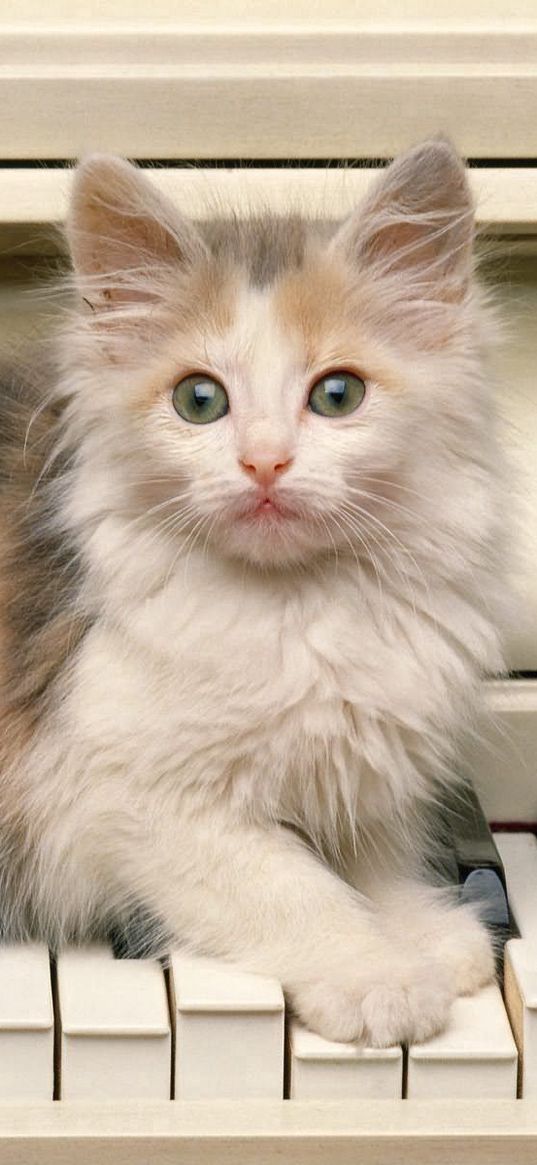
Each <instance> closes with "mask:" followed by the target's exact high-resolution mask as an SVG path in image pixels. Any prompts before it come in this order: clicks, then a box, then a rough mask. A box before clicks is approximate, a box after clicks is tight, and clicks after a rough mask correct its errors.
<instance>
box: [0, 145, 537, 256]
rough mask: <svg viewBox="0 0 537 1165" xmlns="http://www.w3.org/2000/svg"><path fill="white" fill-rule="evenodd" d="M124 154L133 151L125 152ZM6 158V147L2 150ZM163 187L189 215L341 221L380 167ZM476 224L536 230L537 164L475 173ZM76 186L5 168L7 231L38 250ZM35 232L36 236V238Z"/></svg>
mask: <svg viewBox="0 0 537 1165" xmlns="http://www.w3.org/2000/svg"><path fill="white" fill-rule="evenodd" d="M118 152H119V153H123V154H125V153H126V152H127V151H126V147H125V146H123V147H119V150H118ZM0 156H1V147H0ZM146 174H147V177H148V178H149V179H150V180H151V182H154V184H155V185H156V187H157V188H158V189H159V190H161V191H162V193H164V194H166V195H167V196H168V197H170V198H172V199H173V200H174V201H176V202H177V205H178V206H179V207H180V208H181V210H183V212H184V213H185V214H189V215H193V216H194V217H196V218H203V217H204V216H206V215H207V214H211V213H212V214H214V213H215V211H217V212H218V213H222V212H224V213H226V212H229V210H230V209H232V210H233V211H234V212H238V213H239V214H240V213H248V212H250V211H256V210H261V209H263V208H266V207H270V208H271V209H272V210H273V211H275V212H276V213H284V212H286V211H289V210H297V211H302V212H303V213H305V214H307V215H311V216H316V215H319V216H322V217H323V218H329V219H337V218H340V217H342V216H343V215H345V214H348V213H349V212H350V211H351V210H352V209H353V207H354V206H356V204H357V203H359V201H360V200H361V199H362V198H363V197H364V195H365V194H366V193H367V190H368V188H369V187H370V185H371V182H372V181H374V179H375V177H376V176H377V170H376V169H374V168H372V167H371V166H360V167H354V166H346V167H334V168H333V169H329V168H315V169H311V168H308V167H303V168H296V169H291V168H288V169H286V168H285V167H283V168H272V169H269V168H263V167H252V168H249V169H246V168H241V167H235V168H228V169H214V170H212V169H203V167H198V168H195V167H185V168H173V167H168V168H166V167H165V166H162V167H159V168H157V169H151V168H148V169H146ZM469 178H470V183H471V186H472V190H473V192H474V196H475V199H476V213H477V221H478V224H479V226H480V227H481V228H483V229H486V230H487V231H491V232H493V233H494V234H495V235H506V236H519V235H534V234H535V233H537V167H536V168H535V169H531V168H522V167H520V166H516V165H515V166H512V167H508V168H505V169H500V168H499V167H491V168H490V169H478V170H476V169H472V170H470V171H469ZM70 187H71V171H70V169H66V168H62V167H56V168H51V169H43V168H37V169H17V168H15V167H9V166H7V167H6V168H4V169H2V170H0V229H3V230H4V231H5V229H6V227H7V226H17V227H19V228H21V229H22V228H24V227H26V228H27V230H28V234H29V238H30V241H32V243H33V246H34V248H35V249H37V250H39V246H38V244H39V237H38V236H37V237H36V235H35V228H36V226H40V227H44V229H45V230H46V227H47V225H48V224H58V223H59V222H61V221H62V220H63V218H64V217H65V213H66V209H67V204H68V199H69V191H70ZM32 228H33V238H32Z"/></svg>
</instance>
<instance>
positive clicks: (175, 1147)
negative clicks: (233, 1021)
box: [0, 1100, 537, 1165]
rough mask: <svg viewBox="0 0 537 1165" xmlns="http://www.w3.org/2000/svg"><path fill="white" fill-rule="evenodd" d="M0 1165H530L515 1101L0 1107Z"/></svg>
mask: <svg viewBox="0 0 537 1165" xmlns="http://www.w3.org/2000/svg"><path fill="white" fill-rule="evenodd" d="M0 1153H1V1157H2V1165H60V1163H61V1165H70V1163H71V1162H73V1161H79V1162H80V1163H81V1165H147V1163H148V1162H149V1161H150V1162H151V1165H171V1163H172V1162H178V1163H179V1162H181V1165H183V1163H184V1165H282V1162H284V1161H285V1162H289V1165H327V1163H328V1162H329V1163H330V1165H356V1163H357V1162H358V1161H359V1162H360V1165H505V1163H506V1162H508V1161H510V1162H513V1163H514V1165H535V1160H536V1159H537V1106H535V1105H534V1104H528V1103H524V1102H520V1101H515V1100H512V1101H508V1100H506V1101H501V1100H500V1101H498V1100H495V1101H481V1102H480V1101H462V1100H461V1101H456V1100H441V1101H428V1102H427V1103H426V1104H425V1103H423V1102H413V1101H403V1100H402V1101H389V1100H364V1101H360V1100H358V1101H354V1102H353V1103H352V1104H349V1102H348V1100H346V1101H344V1102H335V1101H332V1102H316V1101H305V1102H303V1103H302V1102H300V1101H295V1102H294V1103H292V1104H291V1103H290V1102H287V1101H283V1102H277V1101H273V1102H264V1103H261V1102H258V1101H247V1102H246V1103H244V1104H237V1103H230V1102H222V1101H213V1102H211V1103H210V1104H205V1103H203V1104H200V1103H186V1102H184V1103H178V1104H164V1103H161V1104H158V1103H147V1102H146V1103H141V1102H138V1103H136V1104H128V1103H123V1102H118V1103H116V1104H114V1105H110V1104H109V1105H104V1104H103V1105H96V1104H85V1105H74V1104H69V1105H67V1104H61V1103H60V1104H49V1105H48V1106H45V1105H41V1106H37V1105H31V1106H22V1105H21V1106H16V1105H10V1106H9V1107H1V1106H0Z"/></svg>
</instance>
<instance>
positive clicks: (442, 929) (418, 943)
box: [367, 877, 495, 995]
mask: <svg viewBox="0 0 537 1165" xmlns="http://www.w3.org/2000/svg"><path fill="white" fill-rule="evenodd" d="M367 891H368V894H369V895H370V897H371V899H372V901H373V902H374V904H375V906H376V908H377V910H378V912H379V924H380V926H381V927H382V929H383V930H384V932H385V933H386V934H391V935H393V937H394V939H395V940H396V941H399V942H401V943H405V944H406V945H407V946H408V948H409V949H412V950H414V951H420V952H421V954H422V955H423V956H424V957H427V955H434V957H435V959H436V960H438V962H439V963H441V965H442V967H443V969H444V971H445V972H446V973H447V974H448V976H449V981H450V983H451V985H452V987H453V990H454V992H455V993H456V994H457V995H473V994H474V992H475V991H477V990H479V988H480V987H483V986H484V985H485V983H489V982H490V981H491V980H492V979H493V978H494V970H495V963H494V951H493V944H492V940H491V938H490V935H489V933H488V931H487V929H486V927H485V926H484V925H483V923H482V922H481V921H480V919H479V917H478V913H477V911H476V910H475V909H474V908H473V907H472V906H470V905H468V904H459V903H457V902H456V900H455V897H454V892H453V891H449V890H444V889H441V888H437V887H433V886H427V885H426V884H425V883H424V882H422V881H419V880H412V879H406V880H405V879H404V878H400V879H397V880H394V881H393V882H392V883H391V884H390V882H389V881H387V880H386V878H385V877H383V878H380V879H379V880H378V881H377V883H376V884H375V882H374V879H372V878H371V877H370V878H369V879H368V883H367Z"/></svg>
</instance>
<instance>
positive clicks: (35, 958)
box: [0, 943, 54, 1104]
mask: <svg viewBox="0 0 537 1165" xmlns="http://www.w3.org/2000/svg"><path fill="white" fill-rule="evenodd" d="M53 1054H54V1012H53V1005H52V987H51V979H50V960H49V953H48V949H47V947H45V946H43V945H42V944H37V943H36V944H27V945H25V946H14V945H13V946H11V945H10V946H0V1104H1V1103H2V1102H3V1101H6V1100H8V1099H18V1100H22V1099H23V1098H24V1099H26V1100H29V1101H36V1100H52V1095H53V1090H54V1058H53Z"/></svg>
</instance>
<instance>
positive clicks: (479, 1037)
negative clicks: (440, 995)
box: [407, 984, 517, 1100]
mask: <svg viewBox="0 0 537 1165" xmlns="http://www.w3.org/2000/svg"><path fill="white" fill-rule="evenodd" d="M516 1091H517V1049H516V1045H515V1041H514V1039H513V1036H512V1033H511V1028H510V1026H509V1021H508V1019H507V1016H506V1013H505V1008H504V1005H503V1002H502V996H501V993H500V990H499V988H498V987H497V986H496V984H491V985H489V986H488V987H484V988H483V990H482V991H480V992H479V993H478V994H477V995H474V996H472V997H471V998H460V999H456V1000H455V1002H454V1004H453V1005H452V1009H451V1016H450V1022H449V1025H448V1027H447V1029H446V1031H444V1032H441V1034H440V1035H438V1036H435V1037H434V1038H433V1039H431V1040H427V1042H426V1043H425V1044H413V1045H411V1047H410V1048H409V1049H408V1068H407V1096H408V1098H409V1099H410V1100H433V1099H436V1100H440V1099H442V1097H446V1098H447V1097H454V1098H456V1099H458V1100H464V1099H470V1098H471V1097H474V1099H476V1100H479V1099H481V1100H485V1099H489V1100H492V1099H494V1098H496V1099H502V1100H508V1099H510V1098H514V1097H515V1096H516Z"/></svg>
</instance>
